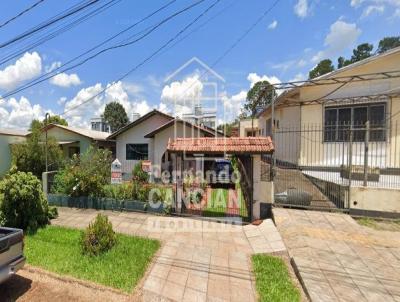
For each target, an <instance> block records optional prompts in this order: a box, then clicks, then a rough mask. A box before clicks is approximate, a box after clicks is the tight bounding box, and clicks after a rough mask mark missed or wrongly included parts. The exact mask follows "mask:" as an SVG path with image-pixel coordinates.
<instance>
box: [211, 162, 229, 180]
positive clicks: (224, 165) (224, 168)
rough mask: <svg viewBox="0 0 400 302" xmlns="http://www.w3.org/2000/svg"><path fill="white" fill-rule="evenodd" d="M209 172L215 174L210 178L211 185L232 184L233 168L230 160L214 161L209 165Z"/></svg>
mask: <svg viewBox="0 0 400 302" xmlns="http://www.w3.org/2000/svg"><path fill="white" fill-rule="evenodd" d="M211 171H214V172H215V177H214V175H213V176H212V177H211V183H215V184H232V174H233V167H232V164H231V161H230V160H227V159H216V160H215V161H214V162H213V163H212V165H211Z"/></svg>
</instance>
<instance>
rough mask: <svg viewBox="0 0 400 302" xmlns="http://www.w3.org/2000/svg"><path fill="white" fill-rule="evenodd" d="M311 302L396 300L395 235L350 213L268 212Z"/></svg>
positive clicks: (399, 248)
mask: <svg viewBox="0 0 400 302" xmlns="http://www.w3.org/2000/svg"><path fill="white" fill-rule="evenodd" d="M273 214H274V219H275V223H276V225H277V228H278V230H279V232H280V234H281V235H282V237H283V240H284V242H285V245H286V246H287V248H288V252H289V255H290V256H291V257H293V261H294V263H295V265H296V266H297V268H298V271H299V275H300V277H301V280H302V282H303V283H304V285H305V287H306V290H307V292H308V294H309V296H310V298H311V300H312V301H400V232H388V231H376V230H373V229H370V228H367V227H364V226H360V225H359V224H358V223H357V222H356V221H355V220H354V219H352V218H351V217H350V216H349V215H345V214H335V213H326V212H317V211H302V210H288V209H279V208H276V209H274V210H273Z"/></svg>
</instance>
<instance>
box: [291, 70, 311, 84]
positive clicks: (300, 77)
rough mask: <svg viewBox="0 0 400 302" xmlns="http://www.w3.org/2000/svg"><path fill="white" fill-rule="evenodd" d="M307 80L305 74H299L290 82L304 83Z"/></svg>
mask: <svg viewBox="0 0 400 302" xmlns="http://www.w3.org/2000/svg"><path fill="white" fill-rule="evenodd" d="M306 79H307V76H306V75H305V74H304V73H302V72H299V73H298V74H296V75H295V76H294V78H293V79H290V80H289V82H296V81H303V80H306Z"/></svg>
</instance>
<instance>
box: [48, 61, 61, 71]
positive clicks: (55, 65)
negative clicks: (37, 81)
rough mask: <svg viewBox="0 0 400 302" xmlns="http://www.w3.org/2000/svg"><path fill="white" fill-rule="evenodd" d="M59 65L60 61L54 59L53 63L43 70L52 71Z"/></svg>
mask: <svg viewBox="0 0 400 302" xmlns="http://www.w3.org/2000/svg"><path fill="white" fill-rule="evenodd" d="M60 66H61V62H60V61H55V62H53V63H51V64H50V65H47V66H46V67H45V68H44V70H45V71H46V72H52V71H53V70H55V69H57V68H59V67H60Z"/></svg>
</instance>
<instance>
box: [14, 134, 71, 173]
mask: <svg viewBox="0 0 400 302" xmlns="http://www.w3.org/2000/svg"><path fill="white" fill-rule="evenodd" d="M47 146H48V152H47V154H48V166H49V169H50V170H57V169H58V168H59V167H60V166H62V163H63V158H64V156H63V152H62V150H61V149H60V147H59V145H58V143H57V141H56V140H55V138H54V137H49V138H48V140H47ZM11 154H12V163H13V165H14V166H16V168H17V170H18V171H21V172H32V174H33V175H35V176H36V177H38V178H39V179H41V178H42V173H43V172H45V171H46V147H45V144H44V140H43V139H42V132H41V130H40V128H33V129H32V132H31V134H30V135H29V137H28V138H27V140H26V142H25V143H22V144H15V145H12V146H11Z"/></svg>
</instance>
